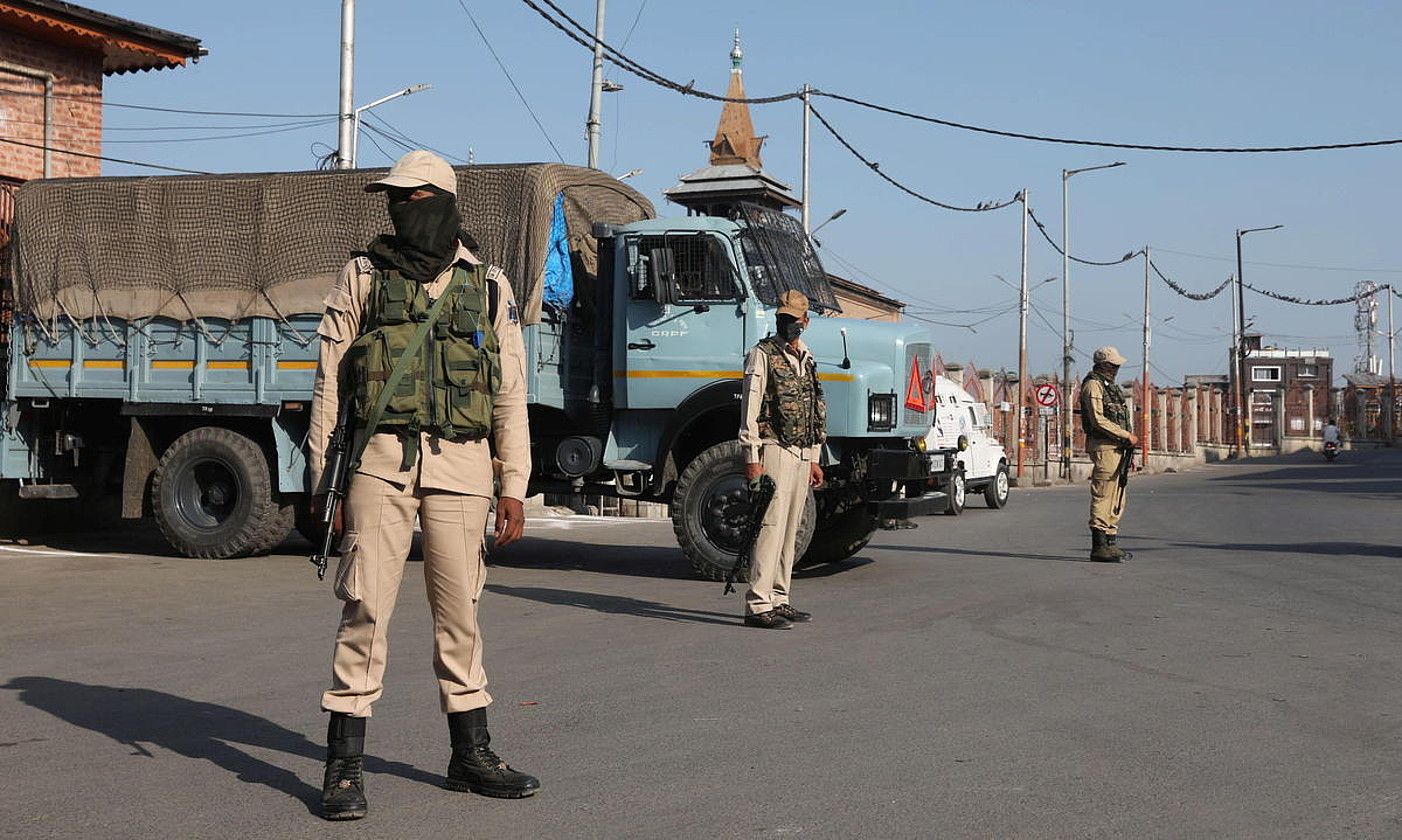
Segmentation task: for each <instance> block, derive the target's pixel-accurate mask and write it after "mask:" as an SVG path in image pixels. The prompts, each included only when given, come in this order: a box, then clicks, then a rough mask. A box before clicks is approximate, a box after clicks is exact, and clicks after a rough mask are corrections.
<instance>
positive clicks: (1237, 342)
mask: <svg viewBox="0 0 1402 840" xmlns="http://www.w3.org/2000/svg"><path fill="white" fill-rule="evenodd" d="M1236 279H1237V278H1236V275H1235V274H1233V275H1232V276H1231V279H1230V281H1229V282H1230V284H1231V287H1232V290H1233V291H1235V290H1236ZM1227 297H1229V298H1231V301H1232V344H1231V346H1230V347H1228V348H1227V387H1228V388H1230V389H1231V394H1232V398H1231V405H1232V407H1233V416H1232V452H1233V455H1234V456H1235V455H1239V454H1240V453H1241V424H1240V423H1238V422H1237V418H1236V415H1238V414H1240V413H1241V404H1240V403H1238V402H1237V399H1238V394H1239V393H1240V392H1239V391H1238V390H1237V380H1238V379H1240V378H1241V360H1240V359H1239V358H1238V357H1237V350H1238V349H1239V348H1240V347H1241V322H1240V321H1239V320H1238V318H1237V311H1236V295H1235V294H1228V295H1227Z"/></svg>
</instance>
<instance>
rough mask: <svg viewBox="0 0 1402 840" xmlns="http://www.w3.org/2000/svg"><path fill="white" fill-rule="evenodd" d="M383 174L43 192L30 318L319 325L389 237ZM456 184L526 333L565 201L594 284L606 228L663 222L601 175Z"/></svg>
mask: <svg viewBox="0 0 1402 840" xmlns="http://www.w3.org/2000/svg"><path fill="white" fill-rule="evenodd" d="M383 173H384V170H366V169H362V170H355V171H349V172H345V171H342V172H295V173H273V174H235V175H211V176H204V175H195V176H171V177H152V178H75V179H62V180H48V181H32V182H30V183H27V184H25V185H24V186H23V187H21V188H20V190H19V196H18V198H17V200H16V207H15V217H16V218H15V222H16V229H15V244H16V252H17V257H16V282H15V292H16V304H17V306H18V308H19V309H20V311H21V312H25V313H29V314H31V315H33V316H35V317H38V318H42V319H54V318H57V317H59V316H60V315H67V316H69V317H71V318H76V319H79V320H83V319H87V318H95V317H103V316H106V317H110V318H126V319H138V318H146V317H153V316H161V317H167V318H174V319H177V320H181V321H184V320H189V319H191V318H231V319H232V318H242V317H249V316H254V315H261V316H265V317H273V318H275V317H290V316H292V315H297V314H305V313H318V312H320V311H321V310H322V299H323V298H324V297H325V296H326V291H327V288H328V287H329V286H330V284H331V283H332V282H333V281H334V280H335V278H336V276H337V275H338V274H339V273H340V271H341V268H342V267H343V266H344V265H345V264H346V261H347V260H348V259H350V256H351V253H352V252H354V251H359V250H361V249H363V248H364V247H365V246H366V245H367V244H368V243H369V242H370V240H371V239H372V238H374V237H375V236H376V235H377V234H380V233H388V232H391V226H390V222H389V215H388V214H387V213H386V211H385V200H384V197H383V196H381V195H377V194H369V193H365V192H364V191H363V187H364V185H365V184H367V183H369V182H370V181H372V180H374V179H376V178H378V177H380V176H381V175H382V174H383ZM457 174H458V204H459V207H460V208H461V210H462V217H463V227H464V228H465V229H466V230H467V231H468V233H470V234H471V235H472V236H473V237H474V238H475V239H476V240H477V242H478V245H479V246H480V252H479V253H480V256H482V258H483V259H485V260H487V261H488V262H490V263H494V264H496V265H499V266H501V267H502V268H503V269H504V270H505V271H506V273H507V276H508V277H510V278H511V282H512V284H513V285H514V287H515V290H516V297H517V299H518V300H519V301H520V302H521V315H522V319H523V320H524V321H525V322H526V323H528V324H530V323H535V322H536V321H538V320H539V317H540V308H541V298H542V290H543V286H544V283H545V273H546V262H547V259H548V258H549V256H550V252H551V244H552V243H551V238H552V236H551V234H552V222H553V221H554V216H555V212H556V207H557V199H559V200H560V201H561V206H562V207H563V209H564V222H565V227H566V233H567V242H568V248H569V251H570V252H571V254H572V255H573V256H576V257H577V259H578V262H577V263H576V265H577V266H580V267H582V268H583V270H584V271H585V272H587V273H588V274H591V275H592V274H593V273H594V272H595V270H596V260H597V255H596V254H595V245H594V238H593V235H592V225H593V223H594V222H611V223H613V224H627V223H629V222H635V221H638V220H640V219H647V218H652V216H653V207H652V204H651V202H649V201H648V200H647V199H646V198H644V197H643V196H642V194H641V193H639V192H637V191H636V190H634V189H632V188H631V187H629V186H627V185H626V184H622V183H620V182H618V181H616V180H614V179H613V178H610V177H609V176H608V175H606V174H604V173H602V172H598V171H595V170H591V169H584V168H581V167H576V166H566V165H563V164H505V165H488V166H470V167H457ZM557 259H558V256H557ZM578 279H579V278H575V280H576V281H578Z"/></svg>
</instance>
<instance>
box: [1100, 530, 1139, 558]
mask: <svg viewBox="0 0 1402 840" xmlns="http://www.w3.org/2000/svg"><path fill="white" fill-rule="evenodd" d="M1105 544H1106V545H1108V546H1109V547H1110V550H1111V551H1113V552H1115V553H1116V554H1118V555H1119V557H1120V562H1122V563H1123V562H1124V561H1126V560H1133V559H1134V553H1133V552H1131V551H1125V550H1124V549H1123V548H1120V547H1119V545H1118V544H1117V543H1116V542H1115V535H1114V534H1106V535H1105Z"/></svg>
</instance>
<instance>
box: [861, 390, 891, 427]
mask: <svg viewBox="0 0 1402 840" xmlns="http://www.w3.org/2000/svg"><path fill="white" fill-rule="evenodd" d="M894 428H896V396H895V394H870V395H868V396H867V431H869V432H889V431H891V430H892V429H894Z"/></svg>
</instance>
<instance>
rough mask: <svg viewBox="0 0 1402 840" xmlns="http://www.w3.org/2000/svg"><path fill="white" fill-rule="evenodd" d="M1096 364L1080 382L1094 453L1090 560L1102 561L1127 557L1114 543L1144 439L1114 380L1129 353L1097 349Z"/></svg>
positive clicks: (1085, 422) (1084, 423) (1086, 427)
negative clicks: (1133, 427)
mask: <svg viewBox="0 0 1402 840" xmlns="http://www.w3.org/2000/svg"><path fill="white" fill-rule="evenodd" d="M1094 358H1095V367H1094V368H1093V369H1092V370H1091V372H1090V374H1089V375H1088V376H1086V378H1085V381H1083V382H1082V383H1081V427H1082V428H1083V429H1084V430H1085V433H1086V454H1087V455H1089V456H1090V463H1091V472H1090V539H1091V549H1090V559H1091V560H1095V561H1099V562H1103V563H1118V562H1120V561H1122V560H1128V559H1129V557H1130V554H1129V552H1127V551H1125V550H1124V549H1122V548H1120V547H1119V546H1118V545H1116V544H1115V540H1116V535H1117V534H1118V533H1119V522H1120V515H1121V514H1123V513H1124V504H1125V485H1124V482H1122V481H1121V480H1120V479H1121V476H1122V475H1123V471H1124V470H1127V469H1129V468H1130V461H1131V460H1132V459H1133V458H1134V447H1136V446H1138V445H1139V438H1138V436H1136V435H1135V434H1134V433H1133V432H1131V431H1130V430H1129V425H1130V423H1129V408H1128V406H1126V405H1125V395H1124V392H1122V391H1121V390H1120V386H1119V385H1116V384H1115V377H1116V376H1117V375H1118V374H1119V372H1120V365H1122V364H1124V363H1125V357H1124V356H1121V355H1120V351H1118V350H1116V349H1115V348H1113V347H1101V348H1100V349H1099V350H1096V351H1095V357H1094Z"/></svg>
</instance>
